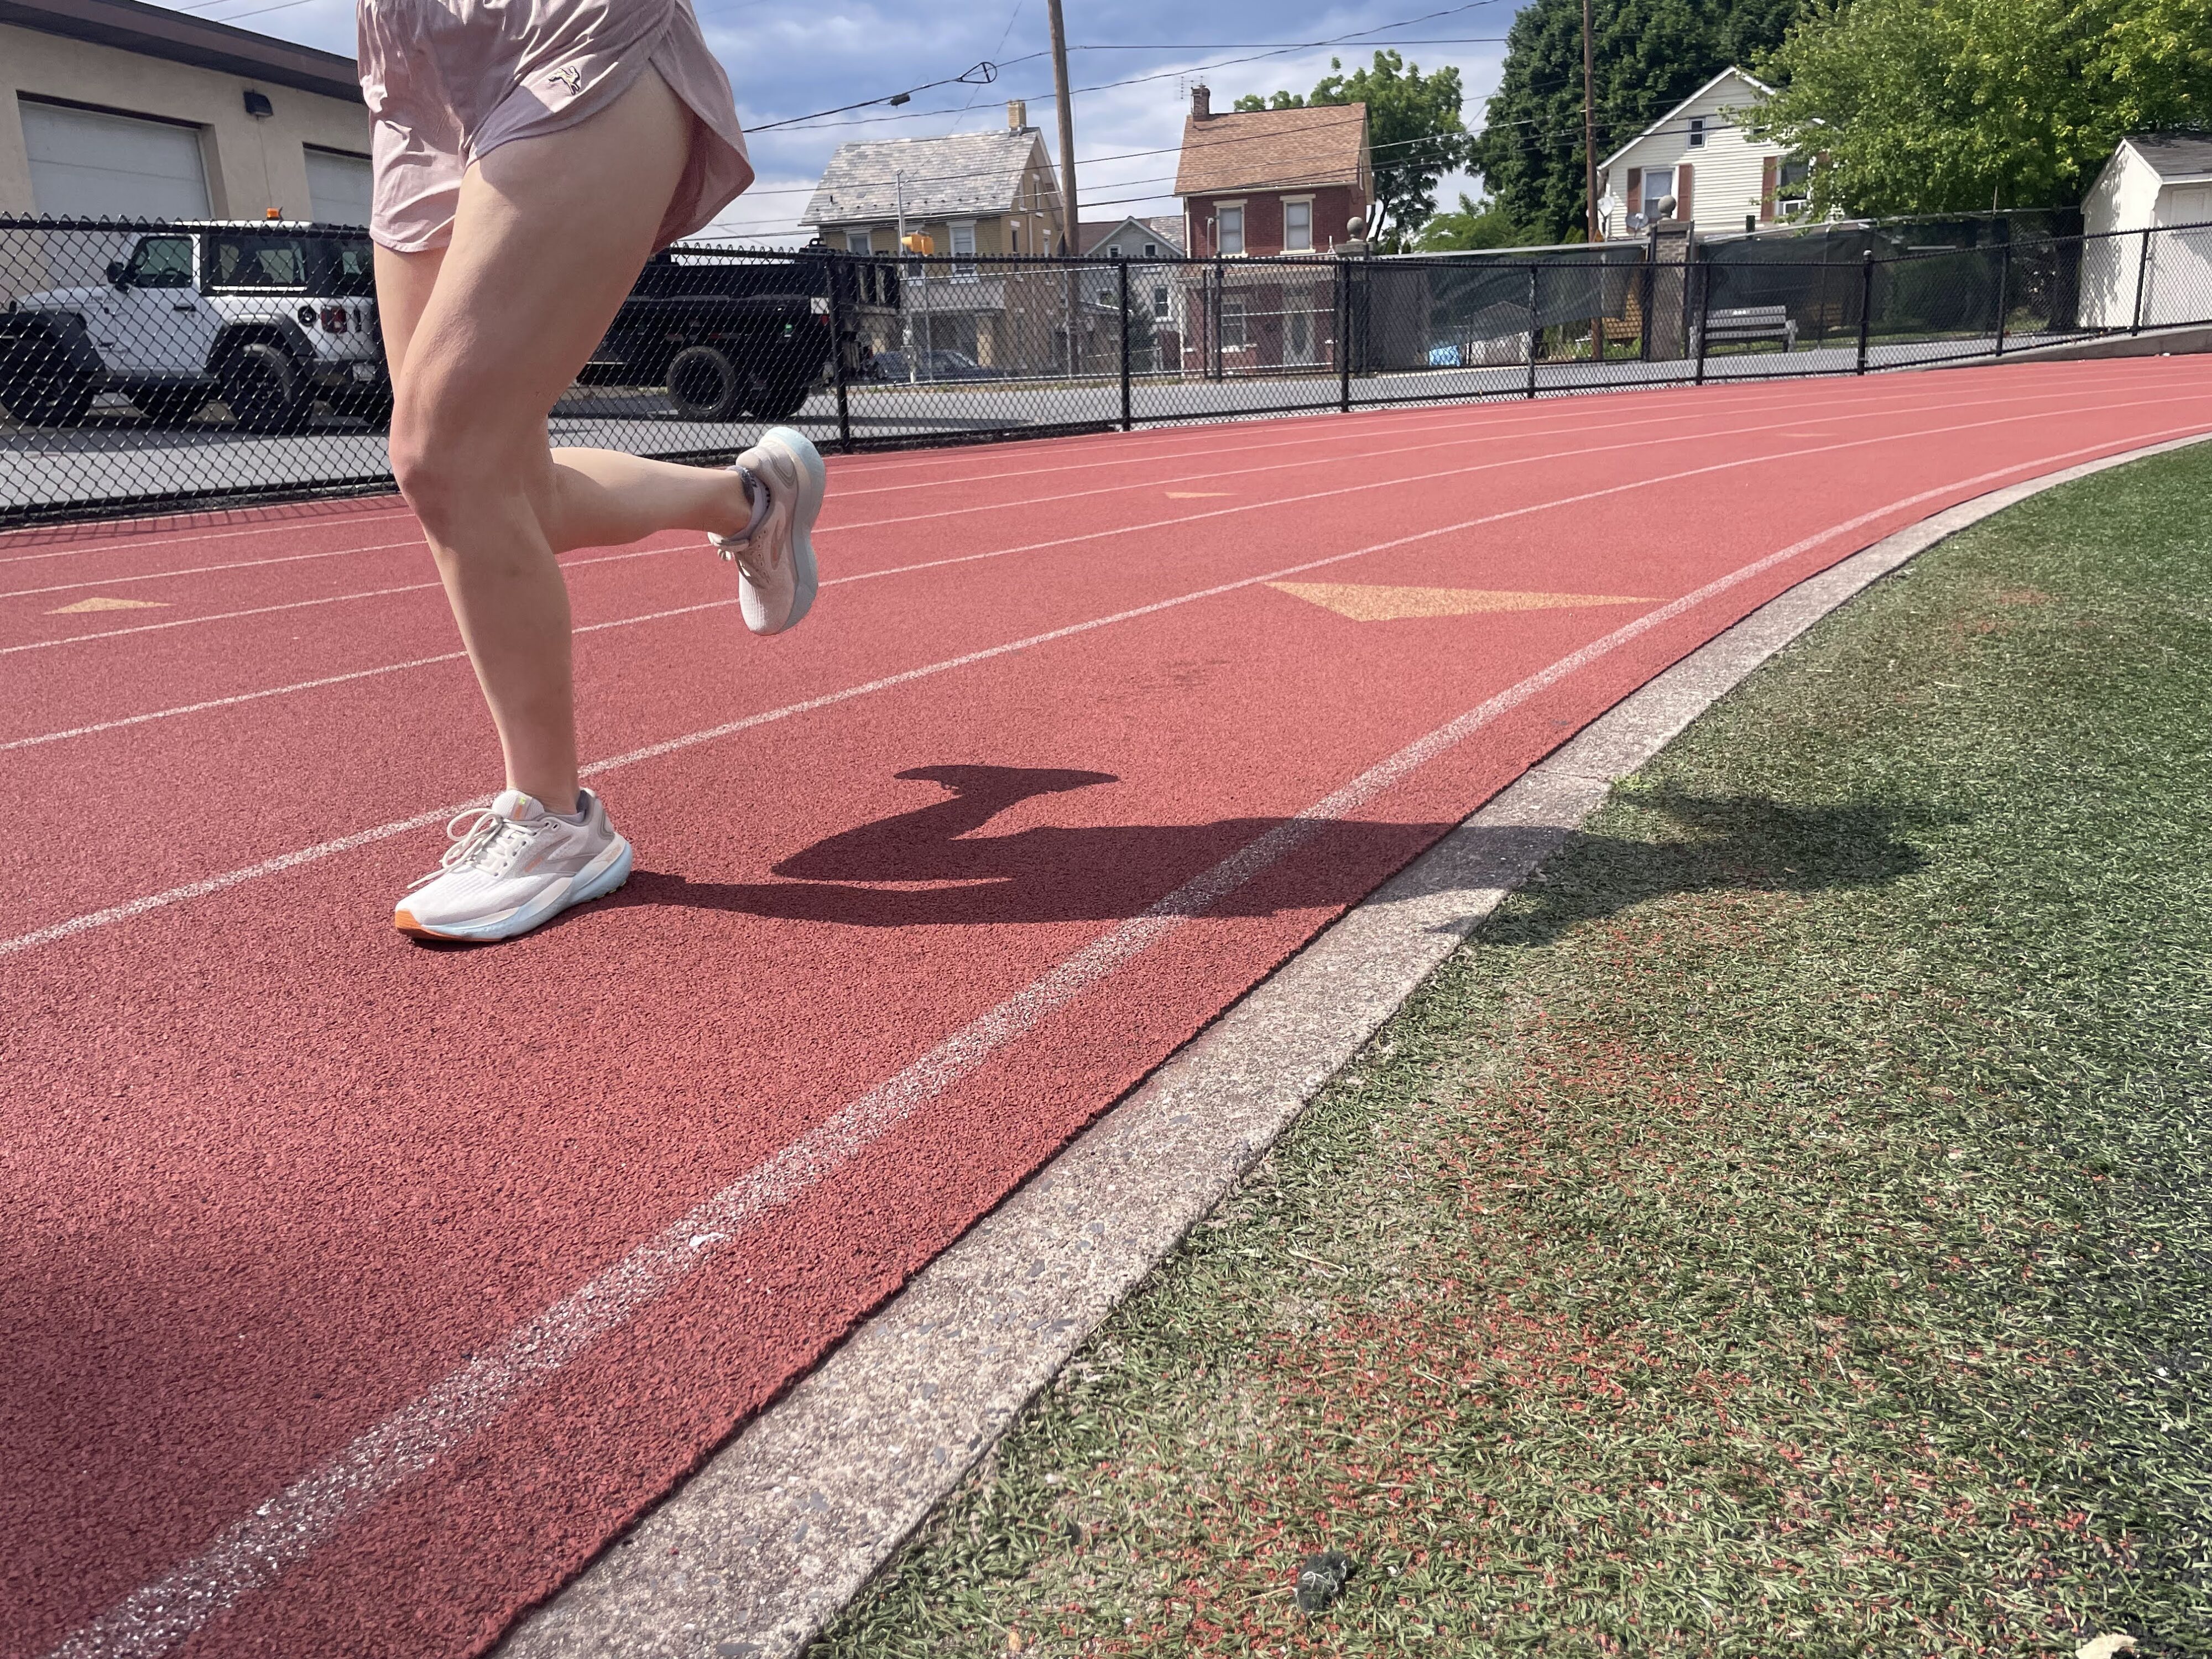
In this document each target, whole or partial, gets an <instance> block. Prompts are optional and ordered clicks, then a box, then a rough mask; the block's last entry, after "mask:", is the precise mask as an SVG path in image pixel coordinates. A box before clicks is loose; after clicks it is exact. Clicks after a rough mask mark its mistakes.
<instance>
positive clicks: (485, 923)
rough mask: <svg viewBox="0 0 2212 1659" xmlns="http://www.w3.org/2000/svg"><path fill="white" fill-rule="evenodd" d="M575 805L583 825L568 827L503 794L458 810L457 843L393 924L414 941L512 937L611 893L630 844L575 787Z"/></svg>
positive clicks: (522, 798)
mask: <svg viewBox="0 0 2212 1659" xmlns="http://www.w3.org/2000/svg"><path fill="white" fill-rule="evenodd" d="M576 804H577V805H578V806H579V807H580V808H581V809H582V817H581V821H580V822H578V823H571V822H570V821H569V820H568V819H567V818H556V817H553V816H552V815H551V814H550V813H549V812H548V811H546V810H545V808H544V806H543V805H541V804H539V802H538V800H537V799H535V798H534V797H532V796H530V795H526V794H524V793H522V791H520V789H504V790H501V792H500V793H498V794H496V795H495V796H494V797H493V798H492V803H491V805H489V806H477V807H471V808H470V809H469V811H465V812H462V813H459V814H458V815H457V816H456V817H454V818H453V822H452V823H448V824H447V826H446V834H447V836H448V837H449V838H450V839H451V840H452V841H453V846H452V847H450V848H447V851H446V856H445V857H444V858H443V859H441V860H439V862H438V867H437V868H436V869H435V870H433V871H432V872H430V873H429V874H428V875H427V876H424V877H422V878H421V879H420V880H418V881H416V883H415V884H414V885H413V886H412V887H410V888H409V889H408V890H407V896H406V897H404V898H403V899H401V900H400V901H399V904H398V908H397V909H395V910H394V911H393V912H392V926H393V927H397V928H398V930H399V931H400V932H401V933H411V934H413V935H414V936H415V937H416V939H474V940H489V939H513V937H514V936H515V935H516V934H517V933H528V932H529V931H530V930H531V929H532V928H533V927H538V925H539V924H541V923H543V922H547V921H551V920H552V919H553V918H554V917H555V916H557V915H560V914H561V912H562V911H563V910H565V909H567V908H568V907H569V906H570V905H572V904H581V903H583V902H585V901H586V900H587V899H595V898H599V897H602V896H605V895H606V894H608V893H611V892H613V891H614V890H615V889H616V888H617V887H619V886H621V885H622V884H623V883H624V882H625V881H628V880H629V863H630V852H629V842H626V841H624V840H623V838H622V837H621V836H618V835H617V834H616V833H615V831H614V826H613V825H612V824H611V823H608V822H607V809H606V806H605V804H604V803H603V802H601V800H600V799H599V797H598V796H597V795H595V794H593V793H592V792H591V791H590V790H588V789H579V790H578V791H577V792H576Z"/></svg>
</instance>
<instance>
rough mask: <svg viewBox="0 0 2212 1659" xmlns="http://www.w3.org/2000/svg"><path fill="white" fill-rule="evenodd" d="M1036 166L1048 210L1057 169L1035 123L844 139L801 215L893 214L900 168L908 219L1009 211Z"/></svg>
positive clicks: (820, 220) (806, 220)
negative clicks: (947, 132) (931, 135)
mask: <svg viewBox="0 0 2212 1659" xmlns="http://www.w3.org/2000/svg"><path fill="white" fill-rule="evenodd" d="M1032 166H1034V167H1036V169H1037V170H1038V171H1040V172H1042V173H1043V174H1044V176H1045V179H1046V180H1047V182H1048V186H1049V189H1050V191H1051V195H1050V197H1049V204H1050V208H1051V210H1052V211H1054V212H1057V211H1058V210H1059V207H1060V180H1059V175H1058V174H1056V173H1054V171H1053V169H1052V163H1051V161H1050V160H1049V159H1048V157H1047V156H1046V155H1045V153H1044V145H1043V143H1042V140H1040V139H1039V137H1037V131H1036V128H1035V127H1021V128H1018V129H1013V130H1011V131H999V132H956V133H953V134H951V136H950V137H944V138H891V139H884V140H880V141H877V142H873V143H866V142H864V143H851V144H840V145H838V146H837V153H836V155H833V156H831V157H830V158H829V166H828V167H825V168H823V172H822V182H821V183H820V184H818V185H816V186H815V187H814V195H813V197H812V198H811V200H810V201H809V202H808V203H807V204H806V211H805V212H804V213H802V214H800V215H799V223H801V224H803V225H843V224H854V223H857V222H861V221H868V222H880V221H884V220H890V219H894V218H896V217H897V216H898V210H899V190H900V186H899V180H900V179H901V177H902V176H903V177H904V179H905V194H906V216H907V217H908V218H909V219H943V218H945V217H948V216H965V215H968V214H971V213H973V214H983V213H1010V212H1012V211H1013V210H1014V208H1015V205H1016V203H1015V197H1017V196H1018V195H1019V194H1020V192H1021V189H1022V185H1023V181H1024V179H1025V178H1027V177H1028V175H1029V173H1030V168H1031V167H1032Z"/></svg>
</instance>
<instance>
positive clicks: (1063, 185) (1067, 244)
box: [1047, 0, 1083, 254]
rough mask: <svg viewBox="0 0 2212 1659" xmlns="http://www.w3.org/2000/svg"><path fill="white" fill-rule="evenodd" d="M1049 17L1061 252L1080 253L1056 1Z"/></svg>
mask: <svg viewBox="0 0 2212 1659" xmlns="http://www.w3.org/2000/svg"><path fill="white" fill-rule="evenodd" d="M1047 3H1048V7H1049V9H1050V10H1051V13H1052V84H1053V90H1054V92H1055V93H1057V94H1059V101H1060V211H1061V214H1062V216H1063V218H1064V221H1065V222H1064V223H1063V225H1062V227H1061V229H1060V240H1061V241H1062V243H1063V244H1064V246H1062V248H1061V252H1064V253H1070V254H1080V253H1081V252H1083V247H1082V242H1081V233H1080V231H1079V229H1078V228H1077V227H1078V225H1079V222H1080V221H1079V219H1078V218H1077V216H1076V210H1075V105H1074V102H1073V100H1071V99H1070V98H1069V97H1068V95H1067V25H1066V24H1065V23H1063V22H1062V21H1060V0H1047Z"/></svg>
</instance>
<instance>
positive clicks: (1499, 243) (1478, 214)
mask: <svg viewBox="0 0 2212 1659" xmlns="http://www.w3.org/2000/svg"><path fill="white" fill-rule="evenodd" d="M1528 240H1530V238H1529V236H1528V233H1527V231H1526V230H1525V229H1524V228H1523V227H1522V226H1521V225H1520V224H1519V223H1517V222H1516V221H1515V219H1514V218H1513V216H1512V215H1511V214H1510V213H1508V212H1506V210H1504V208H1503V207H1501V206H1499V205H1498V204H1497V203H1496V202H1494V201H1492V200H1491V198H1490V197H1487V196H1486V197H1483V198H1482V199H1481V200H1480V201H1479V202H1475V201H1470V200H1468V197H1467V195H1466V192H1464V191H1462V192H1461V195H1460V198H1459V206H1458V207H1457V208H1455V209H1453V210H1449V211H1447V212H1441V213H1437V214H1436V215H1435V216H1432V217H1431V219H1430V220H1429V222H1428V223H1426V224H1425V225H1423V226H1422V227H1421V230H1420V234H1419V235H1418V236H1416V237H1414V238H1413V246H1414V247H1415V248H1416V249H1417V250H1419V252H1423V253H1471V252H1474V251H1475V250H1476V249H1478V248H1486V247H1519V246H1523V245H1524V244H1526V243H1527V242H1528Z"/></svg>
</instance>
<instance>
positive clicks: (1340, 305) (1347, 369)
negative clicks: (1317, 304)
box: [1336, 255, 1352, 415]
mask: <svg viewBox="0 0 2212 1659" xmlns="http://www.w3.org/2000/svg"><path fill="white" fill-rule="evenodd" d="M1336 408H1337V412H1338V413H1339V414H1341V415H1349V414H1351V413H1352V264H1351V262H1350V261H1349V260H1347V259H1346V258H1343V257H1342V256H1341V255H1340V256H1339V257H1338V258H1337V261H1336Z"/></svg>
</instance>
